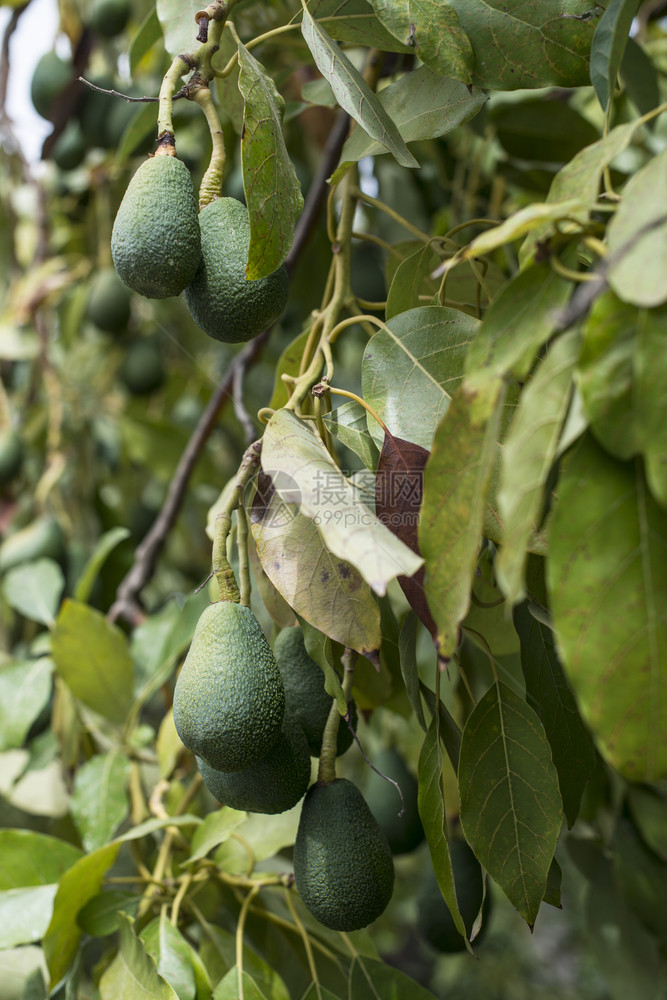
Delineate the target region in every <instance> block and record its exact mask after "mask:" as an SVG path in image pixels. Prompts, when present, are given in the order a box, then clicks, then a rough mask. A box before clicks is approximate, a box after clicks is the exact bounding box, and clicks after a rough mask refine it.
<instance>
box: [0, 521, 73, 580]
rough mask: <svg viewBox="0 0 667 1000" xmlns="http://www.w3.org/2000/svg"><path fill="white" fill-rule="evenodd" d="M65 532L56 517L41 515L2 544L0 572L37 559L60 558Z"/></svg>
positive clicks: (0, 549) (0, 548) (0, 546)
mask: <svg viewBox="0 0 667 1000" xmlns="http://www.w3.org/2000/svg"><path fill="white" fill-rule="evenodd" d="M62 551H63V533H62V529H61V527H60V525H59V524H58V522H57V521H56V519H55V518H54V517H40V518H38V519H37V520H36V521H33V522H32V524H29V525H27V527H25V528H21V530H20V531H17V532H16V534H14V535H9V537H8V538H5V540H4V541H3V543H2V545H0V572H2V573H6V572H7V570H9V569H11V568H12V567H13V566H19V565H20V564H21V563H25V562H33V561H34V560H35V559H46V558H48V559H60V557H61V555H62Z"/></svg>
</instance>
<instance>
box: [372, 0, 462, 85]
mask: <svg viewBox="0 0 667 1000" xmlns="http://www.w3.org/2000/svg"><path fill="white" fill-rule="evenodd" d="M372 3H373V7H374V9H375V13H376V14H377V16H378V17H379V19H380V21H381V22H382V23H383V24H384V26H385V27H386V28H388V30H389V31H390V32H391V33H392V35H393V36H394V37H395V38H397V39H398V40H399V42H403V44H404V45H409V46H411V48H412V49H413V50H414V52H415V54H416V56H417V58H418V59H421V61H422V62H423V63H424V64H425V65H426V66H428V67H429V68H430V69H431V70H433V71H434V72H435V73H438V74H440V76H448V77H452V78H453V79H454V80H457V81H459V80H460V81H462V82H463V83H464V84H471V83H472V69H473V63H474V55H473V51H472V46H471V44H470V39H469V38H468V36H467V35H466V33H465V31H464V30H463V28H462V27H461V22H460V21H459V19H458V16H457V13H456V11H455V10H454V7H453V6H452V5H451V4H450V3H445V2H444V0H372Z"/></svg>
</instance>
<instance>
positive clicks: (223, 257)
mask: <svg viewBox="0 0 667 1000" xmlns="http://www.w3.org/2000/svg"><path fill="white" fill-rule="evenodd" d="M199 226H200V228H201V262H200V264H199V267H198V269H197V273H196V274H195V276H194V278H193V280H192V283H191V284H189V285H188V287H187V288H186V289H185V301H186V303H187V306H188V309H189V310H190V315H191V316H192V318H193V320H194V321H195V323H196V324H197V325H198V326H199V327H201V329H202V330H203V331H204V333H207V334H208V335H209V337H213V339H214V340H221V341H223V342H224V343H227V344H237V343H240V342H241V341H243V340H251V339H252V338H253V337H256V336H257V334H258V333H261V332H262V330H265V329H266V328H267V327H268V326H271V324H272V323H273V322H275V320H277V319H278V317H279V316H280V314H281V312H282V311H283V309H284V308H285V305H286V304H287V293H288V287H287V271H286V270H285V267H284V266H281V267H279V268H278V270H277V271H274V272H273V274H269V275H267V277H265V278H259V279H258V280H257V281H246V277H245V267H246V264H247V262H248V247H249V246H250V222H249V220H248V210H247V209H246V207H245V205H242V204H241V202H240V201H236V199H235V198H218V199H217V200H216V201H214V202H211V204H210V205H207V206H206V207H205V208H203V209H202V211H201V212H200V214H199Z"/></svg>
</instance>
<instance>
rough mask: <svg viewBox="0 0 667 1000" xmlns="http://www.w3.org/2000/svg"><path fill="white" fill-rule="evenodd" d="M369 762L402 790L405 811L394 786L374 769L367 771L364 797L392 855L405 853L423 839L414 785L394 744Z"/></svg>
mask: <svg viewBox="0 0 667 1000" xmlns="http://www.w3.org/2000/svg"><path fill="white" fill-rule="evenodd" d="M373 764H374V766H375V767H376V768H377V769H378V771H381V772H382V774H386V775H387V777H389V778H393V780H394V781H396V782H397V783H398V785H399V787H400V789H401V792H402V793H403V803H404V807H405V812H404V813H403V815H402V816H399V813H400V811H401V797H400V795H399V794H398V792H397V790H396V788H395V787H394V786H393V785H392V784H390V782H388V781H385V779H384V778H382V777H381V776H380V775H379V774H377V773H376V772H375V771H369V774H368V778H367V780H366V785H365V787H364V797H365V799H366V802H367V803H368V806H369V808H370V810H371V812H372V813H373V815H374V816H375V818H376V820H377V821H378V823H379V824H380V827H381V829H382V831H383V833H384V835H385V837H386V838H387V840H388V841H389V846H390V847H391V849H392V851H393V853H394V854H407V853H408V852H409V851H413V850H414V849H415V847H418V846H419V844H421V842H422V840H423V839H424V827H423V826H422V822H421V819H420V818H419V807H418V804H417V799H418V788H419V786H418V784H417V780H416V778H415V777H414V775H413V774H412V773H411V772H410V771H408V769H407V767H406V765H405V761H404V760H403V757H402V756H401V754H400V753H399V752H398V750H396V749H395V748H394V747H388V748H387V749H386V750H381V751H380V752H379V753H378V754H375V756H374V757H373Z"/></svg>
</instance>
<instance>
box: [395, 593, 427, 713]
mask: <svg viewBox="0 0 667 1000" xmlns="http://www.w3.org/2000/svg"><path fill="white" fill-rule="evenodd" d="M398 645H399V649H400V654H401V673H402V674H403V681H404V683H405V690H406V691H407V693H408V698H409V699H410V704H411V705H412V709H413V711H414V713H415V715H416V716H417V721H418V723H419V725H420V726H421V727H422V729H423V730H424V732H426V728H427V727H426V720H425V719H424V707H423V705H422V700H421V696H420V689H419V672H418V668H417V616H416V614H415V613H414V611H411V612H410V614H409V615H407V617H406V618H405V620H404V622H403V624H402V626H401V632H400V635H399V637H398Z"/></svg>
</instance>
